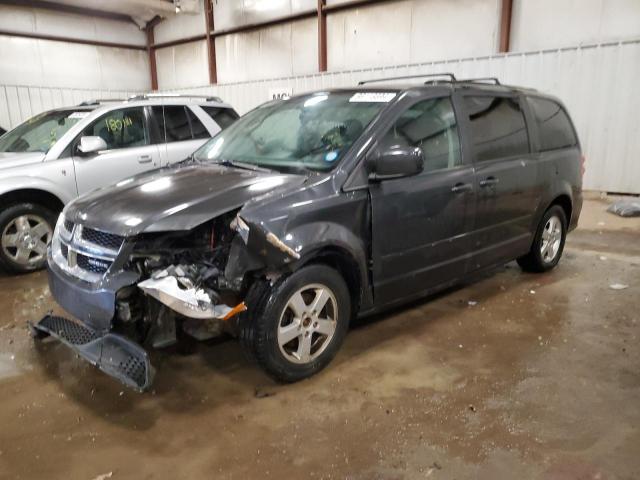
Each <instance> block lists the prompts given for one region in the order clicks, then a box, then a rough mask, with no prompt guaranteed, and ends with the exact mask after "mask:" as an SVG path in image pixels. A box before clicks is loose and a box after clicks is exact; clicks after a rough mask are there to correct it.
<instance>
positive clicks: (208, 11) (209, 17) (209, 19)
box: [204, 0, 218, 85]
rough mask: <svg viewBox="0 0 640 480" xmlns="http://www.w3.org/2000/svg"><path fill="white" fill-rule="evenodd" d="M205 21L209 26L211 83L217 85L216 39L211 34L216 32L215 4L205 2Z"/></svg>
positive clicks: (205, 0)
mask: <svg viewBox="0 0 640 480" xmlns="http://www.w3.org/2000/svg"><path fill="white" fill-rule="evenodd" d="M204 10H205V12H204V13H205V20H206V26H207V34H206V36H207V54H208V59H209V83H210V84H211V85H215V84H216V83H218V68H217V65H216V39H215V38H213V36H212V35H211V32H213V30H214V22H213V2H212V1H211V0H204Z"/></svg>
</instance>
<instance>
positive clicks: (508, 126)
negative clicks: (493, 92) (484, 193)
mask: <svg viewBox="0 0 640 480" xmlns="http://www.w3.org/2000/svg"><path fill="white" fill-rule="evenodd" d="M464 100H465V105H466V107H467V111H468V112H469V121H470V123H471V136H472V141H473V145H474V148H475V151H476V158H477V160H478V161H479V162H483V161H487V160H493V159H497V158H504V157H511V156H514V155H523V154H526V153H529V136H528V134H527V126H526V123H525V120H524V114H523V112H522V109H521V108H520V103H519V102H518V100H517V99H516V98H511V97H492V96H468V97H465V98H464Z"/></svg>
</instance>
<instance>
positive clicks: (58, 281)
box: [47, 254, 138, 332]
mask: <svg viewBox="0 0 640 480" xmlns="http://www.w3.org/2000/svg"><path fill="white" fill-rule="evenodd" d="M48 260H49V261H48V263H49V268H48V269H47V270H48V276H49V290H50V291H51V295H52V296H53V298H54V299H55V301H56V302H57V303H58V304H59V305H60V306H61V307H62V308H64V309H65V310H66V311H67V312H69V313H70V314H72V315H73V316H75V317H76V318H77V319H78V320H81V321H82V322H83V323H85V324H86V325H87V326H88V327H89V328H91V329H93V330H96V331H100V332H106V331H108V330H109V329H110V328H111V322H112V320H113V317H114V315H115V309H116V293H117V291H118V290H120V289H121V288H123V287H125V286H128V285H132V284H134V283H135V282H136V280H137V278H138V277H137V275H136V274H134V273H132V272H121V273H119V274H116V275H109V274H107V276H106V277H105V278H104V279H103V280H101V281H100V282H98V283H97V284H90V283H88V282H85V281H83V280H80V279H77V278H75V277H72V276H70V275H69V274H67V273H66V272H64V271H62V270H61V269H60V267H58V266H57V265H56V263H55V262H54V261H53V260H52V258H51V254H49V258H48Z"/></svg>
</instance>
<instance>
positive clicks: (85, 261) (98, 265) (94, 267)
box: [77, 253, 111, 273]
mask: <svg viewBox="0 0 640 480" xmlns="http://www.w3.org/2000/svg"><path fill="white" fill-rule="evenodd" d="M77 262H78V267H80V268H81V269H83V270H86V271H87V272H93V273H105V272H106V271H107V270H109V267H110V266H111V262H110V261H108V260H102V259H99V258H92V257H87V256H86V255H82V254H81V253H79V254H78V257H77Z"/></svg>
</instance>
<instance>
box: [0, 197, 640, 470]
mask: <svg viewBox="0 0 640 480" xmlns="http://www.w3.org/2000/svg"><path fill="white" fill-rule="evenodd" d="M605 207H606V203H604V202H602V201H598V200H591V201H589V202H587V203H586V205H585V210H584V214H583V217H582V219H581V220H582V221H581V227H580V229H579V230H578V231H576V232H575V233H573V234H572V235H571V236H570V237H569V241H568V243H567V249H566V250H565V256H564V258H563V260H562V262H561V263H560V265H559V267H558V268H557V269H556V270H555V271H553V272H551V273H548V274H545V275H531V274H524V273H522V272H521V271H520V270H519V269H518V268H517V266H516V265H515V264H509V265H507V266H506V267H505V268H503V269H500V270H499V271H497V272H496V273H494V274H492V275H487V276H484V277H483V278H480V279H478V280H477V281H475V282H473V283H469V284H468V285H465V286H462V287H460V288H457V289H454V290H451V291H449V292H446V293H444V294H442V295H438V296H437V297H435V298H431V299H429V300H427V301H424V302H420V303H417V304H413V305H409V306H408V307H406V308H403V309H399V310H397V311H394V312H392V313H390V314H387V315H383V316H378V317H376V318H373V319H370V320H369V321H367V322H360V323H359V324H358V325H355V326H354V327H353V328H352V330H351V332H350V334H349V335H348V337H347V340H346V342H345V345H344V346H343V348H342V350H341V352H340V354H339V355H338V357H337V358H336V360H335V361H334V362H333V363H332V364H331V365H330V366H329V368H327V369H326V370H325V371H324V372H322V373H321V374H320V375H318V376H316V377H314V378H312V379H310V380H308V381H304V382H301V383H298V384H295V385H287V386H282V385H276V384H275V383H273V382H272V381H271V380H270V379H268V378H267V377H266V376H265V375H263V374H262V373H261V372H260V371H259V370H257V369H256V368H255V367H253V366H252V365H250V364H248V363H247V362H246V361H245V360H244V358H243V356H242V354H241V351H240V348H239V346H238V345H237V344H236V343H235V342H233V341H223V342H217V343H215V344H209V345H200V346H199V349H198V352H197V353H196V354H194V355H191V356H178V355H177V354H170V353H168V352H162V353H158V354H156V355H155V356H154V359H153V361H154V363H155V364H156V366H157V367H158V375H157V380H156V384H155V390H154V392H152V393H149V394H144V395H139V394H136V393H134V392H131V391H129V390H127V389H124V388H122V387H121V386H120V385H119V384H118V383H116V382H114V381H112V380H111V379H109V378H108V377H106V376H105V375H103V374H101V373H100V372H98V371H97V370H95V369H94V368H93V367H91V366H89V365H88V364H86V363H85V362H83V361H81V360H79V359H77V358H75V357H74V356H73V355H72V354H70V353H69V351H68V350H67V349H65V348H64V347H62V346H60V345H57V344H45V345H41V346H40V347H38V348H35V347H34V345H33V343H32V341H31V339H30V338H29V337H28V335H27V332H26V329H25V322H26V321H27V320H29V319H38V318H39V317H40V316H41V315H42V314H43V313H44V312H45V311H46V310H47V309H49V308H51V307H52V301H51V299H50V297H49V294H48V291H47V287H46V282H45V276H44V274H42V273H36V274H32V275H28V276H23V277H2V278H0V312H1V313H0V478H2V479H5V478H6V479H18V478H48V479H58V478H59V479H87V480H91V479H94V478H96V477H99V476H100V475H105V474H107V475H108V474H111V475H112V476H111V477H110V478H113V479H151V478H154V479H155V478H189V479H199V478H237V479H246V478H277V479H285V478H286V479H289V478H296V479H297V478H317V479H319V478H349V479H376V478H380V479H414V478H418V479H422V478H435V479H437V478H442V479H454V478H457V479H462V478H478V479H492V480H493V479H502V478H508V479H520V478H544V479H553V480H560V479H614V478H620V479H635V478H640V348H639V346H638V335H639V329H640V219H620V218H618V217H615V216H613V215H611V214H607V213H605V212H604V209H605ZM613 283H621V284H626V285H628V288H626V289H624V290H613V289H611V288H610V284H613ZM475 302H477V303H475Z"/></svg>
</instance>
